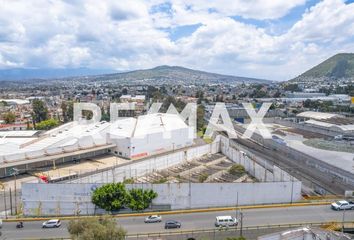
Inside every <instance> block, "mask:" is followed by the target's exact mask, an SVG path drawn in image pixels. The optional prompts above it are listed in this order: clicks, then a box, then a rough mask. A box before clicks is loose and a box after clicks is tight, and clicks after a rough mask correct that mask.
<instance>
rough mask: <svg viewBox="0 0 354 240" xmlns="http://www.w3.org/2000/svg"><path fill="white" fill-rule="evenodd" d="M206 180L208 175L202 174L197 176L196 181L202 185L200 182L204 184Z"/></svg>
mask: <svg viewBox="0 0 354 240" xmlns="http://www.w3.org/2000/svg"><path fill="white" fill-rule="evenodd" d="M207 178H208V174H206V173H202V174H201V175H199V177H198V181H199V182H201V183H202V182H205V180H207Z"/></svg>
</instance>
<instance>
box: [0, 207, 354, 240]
mask: <svg viewBox="0 0 354 240" xmlns="http://www.w3.org/2000/svg"><path fill="white" fill-rule="evenodd" d="M220 215H232V216H235V211H232V212H231V211H226V212H208V213H193V214H179V215H163V216H162V220H163V221H162V222H161V223H148V224H147V223H144V217H126V218H118V219H117V222H118V224H119V225H121V226H122V227H124V228H125V229H126V230H127V231H128V234H136V233H148V232H165V231H167V230H165V229H164V222H165V221H166V220H169V219H173V220H178V221H180V222H181V223H182V228H181V230H192V229H210V228H213V227H214V221H215V217H216V216H220ZM243 216H244V218H243V219H244V221H243V223H244V224H243V225H244V226H245V227H246V226H258V225H267V224H290V223H304V222H329V221H342V217H343V212H342V211H339V212H337V211H334V210H331V209H330V208H329V206H310V207H290V208H268V209H253V210H244V211H243ZM345 221H354V210H351V211H346V212H345ZM41 224H42V222H39V221H38V222H25V223H24V228H23V229H16V223H8V222H5V223H4V224H3V228H2V229H1V231H2V236H1V239H29V238H30V239H33V238H50V237H61V238H65V237H69V233H68V232H67V224H68V221H63V223H62V226H61V227H60V228H57V229H42V228H41ZM168 231H170V230H168Z"/></svg>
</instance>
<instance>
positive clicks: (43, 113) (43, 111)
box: [32, 99, 48, 123]
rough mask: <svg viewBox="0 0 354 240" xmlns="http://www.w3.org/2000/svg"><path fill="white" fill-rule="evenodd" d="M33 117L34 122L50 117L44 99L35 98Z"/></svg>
mask: <svg viewBox="0 0 354 240" xmlns="http://www.w3.org/2000/svg"><path fill="white" fill-rule="evenodd" d="M32 110H33V112H32V119H33V122H34V123H39V122H41V121H44V120H47V119H48V108H47V106H46V105H45V103H44V102H43V101H42V100H39V99H34V100H33V102H32Z"/></svg>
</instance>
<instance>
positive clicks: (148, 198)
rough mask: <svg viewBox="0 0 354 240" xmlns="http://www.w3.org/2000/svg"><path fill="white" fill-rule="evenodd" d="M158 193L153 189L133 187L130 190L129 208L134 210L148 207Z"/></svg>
mask: <svg viewBox="0 0 354 240" xmlns="http://www.w3.org/2000/svg"><path fill="white" fill-rule="evenodd" d="M156 197H157V193H156V192H154V191H153V190H143V189H137V188H135V189H131V190H130V191H129V205H128V206H129V208H130V209H132V210H134V211H142V210H144V209H146V208H148V207H149V206H150V204H151V202H152V200H153V199H154V198H156Z"/></svg>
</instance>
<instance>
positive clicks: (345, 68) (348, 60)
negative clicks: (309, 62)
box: [291, 53, 354, 81]
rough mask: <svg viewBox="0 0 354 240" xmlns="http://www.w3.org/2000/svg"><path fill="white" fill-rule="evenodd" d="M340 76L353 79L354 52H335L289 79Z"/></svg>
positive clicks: (334, 77)
mask: <svg viewBox="0 0 354 240" xmlns="http://www.w3.org/2000/svg"><path fill="white" fill-rule="evenodd" d="M341 78H353V79H354V53H339V54H336V55H334V56H332V57H330V58H328V59H327V60H325V61H324V62H322V63H320V64H318V65H317V66H315V67H313V68H311V69H310V70H308V71H306V72H304V73H303V74H301V75H300V76H298V77H296V78H294V79H292V80H291V81H297V80H311V79H333V80H335V79H341Z"/></svg>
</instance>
